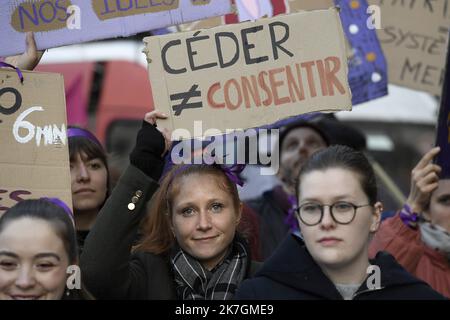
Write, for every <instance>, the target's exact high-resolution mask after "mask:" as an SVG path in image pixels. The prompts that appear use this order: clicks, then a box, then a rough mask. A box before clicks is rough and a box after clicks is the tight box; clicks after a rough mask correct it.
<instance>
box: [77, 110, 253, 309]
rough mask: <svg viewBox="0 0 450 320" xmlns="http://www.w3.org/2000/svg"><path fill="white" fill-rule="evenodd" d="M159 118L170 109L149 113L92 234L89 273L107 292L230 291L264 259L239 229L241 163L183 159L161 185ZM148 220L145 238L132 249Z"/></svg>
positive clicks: (99, 292)
mask: <svg viewBox="0 0 450 320" xmlns="http://www.w3.org/2000/svg"><path fill="white" fill-rule="evenodd" d="M157 118H166V116H165V115H163V114H161V113H159V112H157V111H153V112H150V113H148V114H147V115H146V117H145V120H146V121H144V123H143V126H142V128H141V130H140V131H139V133H138V137H137V142H136V147H135V148H134V150H133V152H132V153H131V155H130V162H131V166H130V167H128V169H127V170H126V172H125V173H124V174H123V175H122V177H121V179H120V181H119V182H118V185H117V186H116V188H115V189H114V191H113V193H112V195H111V197H110V198H109V199H108V200H107V202H106V204H105V206H104V207H103V209H102V210H101V211H100V214H99V217H98V218H97V221H96V223H95V225H94V227H93V229H92V230H91V232H90V234H89V236H88V238H87V240H86V243H85V249H84V251H83V254H82V256H81V267H82V271H83V277H84V280H85V281H86V283H87V286H88V288H89V289H90V290H92V292H93V294H94V295H95V296H96V297H97V298H100V299H105V298H107V299H186V300H188V299H193V300H196V299H208V300H211V299H222V300H223V299H231V298H232V297H233V295H234V293H235V291H236V288H237V287H238V286H239V285H240V283H241V282H242V281H243V280H244V279H245V278H247V277H248V276H249V275H250V274H252V273H253V272H254V270H255V269H256V267H257V264H256V263H253V262H251V261H250V252H249V249H248V246H247V244H246V241H244V240H243V239H242V238H241V236H240V235H239V234H237V232H236V228H237V225H238V223H239V220H240V218H241V210H242V205H241V202H240V200H239V196H238V192H237V187H236V183H237V184H241V182H240V180H239V178H238V177H237V174H236V170H237V169H239V168H236V167H224V166H221V165H207V164H200V165H188V164H184V165H179V166H175V167H173V168H172V169H171V170H170V171H169V173H168V174H167V175H166V176H165V177H164V178H163V179H162V181H161V184H160V186H159V185H158V183H157V181H158V180H159V178H160V176H161V174H162V171H163V166H164V163H163V160H162V156H163V155H164V154H165V153H166V152H167V150H168V149H169V146H170V135H169V134H168V132H167V131H164V130H163V131H162V133H161V132H160V131H158V130H157V129H156V128H155V127H154V126H153V125H156V120H157ZM237 171H238V170H237ZM151 197H152V201H151V204H150V207H149V211H148V216H147V217H145V211H146V210H145V205H146V202H147V200H149V199H150V198H151ZM141 222H142V230H143V238H142V241H141V243H140V244H139V245H138V246H137V247H135V248H134V250H133V253H131V254H130V252H131V251H132V244H133V239H134V237H135V235H136V233H137V230H138V226H139V224H140V223H141Z"/></svg>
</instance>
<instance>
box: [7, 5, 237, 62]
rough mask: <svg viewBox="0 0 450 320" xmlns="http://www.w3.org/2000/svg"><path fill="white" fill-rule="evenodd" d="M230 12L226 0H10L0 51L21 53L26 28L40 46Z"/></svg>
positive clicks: (136, 30) (151, 27)
mask: <svg viewBox="0 0 450 320" xmlns="http://www.w3.org/2000/svg"><path fill="white" fill-rule="evenodd" d="M3 2H7V1H6V0H2V3H3ZM230 11H231V3H230V1H224V0H182V1H181V0H171V1H161V0H120V1H119V0H45V1H44V0H35V1H29V0H11V1H9V3H8V4H6V5H4V4H2V8H1V10H0V56H10V55H15V54H19V53H22V52H24V51H25V33H26V32H28V31H32V32H34V33H35V39H36V42H37V46H38V49H40V50H43V49H48V48H53V47H58V46H63V45H68V44H73V43H80V42H86V41H92V40H99V39H107V38H115V37H119V36H122V37H127V36H130V35H134V34H137V33H139V32H144V31H149V30H153V29H157V28H164V27H167V26H171V25H177V24H180V23H184V22H189V21H195V20H200V19H204V18H207V17H214V16H220V15H223V14H226V13H228V12H230Z"/></svg>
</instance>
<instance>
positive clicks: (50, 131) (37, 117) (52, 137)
mask: <svg viewBox="0 0 450 320" xmlns="http://www.w3.org/2000/svg"><path fill="white" fill-rule="evenodd" d="M65 105H66V104H65V99H64V82H63V78H62V76H61V75H58V74H50V73H35V72H24V82H23V84H22V83H20V80H19V78H18V76H17V73H16V72H15V71H14V70H8V69H5V68H0V147H1V148H2V151H1V152H0V215H1V214H2V213H4V211H5V210H7V209H8V208H10V207H11V206H13V205H14V204H15V203H16V202H17V201H20V200H23V199H30V198H39V197H43V196H46V197H57V198H60V199H61V200H63V201H64V202H65V203H66V204H67V205H69V207H71V205H72V198H71V185H70V168H69V151H68V145H67V135H66V109H65Z"/></svg>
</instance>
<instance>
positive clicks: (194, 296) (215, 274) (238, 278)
mask: <svg viewBox="0 0 450 320" xmlns="http://www.w3.org/2000/svg"><path fill="white" fill-rule="evenodd" d="M246 246H247V245H246V243H245V241H244V240H243V239H241V238H240V237H238V236H236V237H235V238H234V240H233V244H232V247H231V250H230V252H229V254H228V255H227V257H226V258H225V259H224V261H222V262H221V263H220V264H219V265H218V266H216V267H215V268H214V269H213V270H211V271H209V270H207V269H205V268H204V267H203V266H202V265H201V264H200V262H199V261H198V260H196V259H195V258H193V257H192V256H190V255H189V254H187V253H186V252H184V251H183V250H182V249H181V248H180V247H179V246H178V245H176V246H175V247H174V248H173V250H172V252H171V264H172V269H173V272H174V275H175V284H176V291H177V296H178V298H179V299H182V300H230V299H232V298H233V296H234V294H235V292H236V289H237V287H238V286H239V285H240V284H241V282H242V281H243V280H244V278H245V275H246V273H247V269H248V265H249V263H250V260H249V259H248V249H247V247H246Z"/></svg>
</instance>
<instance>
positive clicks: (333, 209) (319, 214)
mask: <svg viewBox="0 0 450 320" xmlns="http://www.w3.org/2000/svg"><path fill="white" fill-rule="evenodd" d="M369 206H372V205H371V204H363V205H359V206H357V205H356V204H353V203H351V202H347V201H338V202H335V203H333V204H320V203H315V202H308V203H304V204H302V205H300V206H299V207H298V208H297V209H295V212H296V214H297V217H298V218H299V219H300V220H301V221H302V222H303V224H305V225H307V226H315V225H317V224H319V223H320V222H321V221H322V219H323V213H324V207H329V208H330V214H331V218H332V219H333V220H334V221H335V222H336V223H339V224H349V223H351V222H352V221H353V219H355V216H356V210H357V209H358V208H362V207H369Z"/></svg>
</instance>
